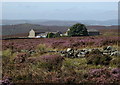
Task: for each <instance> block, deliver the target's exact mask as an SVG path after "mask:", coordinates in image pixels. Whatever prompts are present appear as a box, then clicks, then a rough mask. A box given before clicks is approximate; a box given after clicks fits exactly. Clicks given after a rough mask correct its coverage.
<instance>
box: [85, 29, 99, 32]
mask: <svg viewBox="0 0 120 85" xmlns="http://www.w3.org/2000/svg"><path fill="white" fill-rule="evenodd" d="M87 31H88V32H99V31H98V30H96V29H90V30H87Z"/></svg>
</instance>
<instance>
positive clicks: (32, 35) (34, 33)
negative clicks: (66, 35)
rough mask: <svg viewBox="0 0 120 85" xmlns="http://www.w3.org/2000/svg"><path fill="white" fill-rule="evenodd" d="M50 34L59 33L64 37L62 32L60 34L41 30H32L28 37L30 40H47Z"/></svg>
mask: <svg viewBox="0 0 120 85" xmlns="http://www.w3.org/2000/svg"><path fill="white" fill-rule="evenodd" d="M48 33H53V34H56V33H59V34H60V35H61V36H62V32H59V31H57V32H42V31H41V30H38V29H31V30H30V31H29V35H28V37H29V38H46V37H47V34H48Z"/></svg>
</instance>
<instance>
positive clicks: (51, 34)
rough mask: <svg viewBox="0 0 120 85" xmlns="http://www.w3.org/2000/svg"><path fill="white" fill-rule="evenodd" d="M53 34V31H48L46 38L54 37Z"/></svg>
mask: <svg viewBox="0 0 120 85" xmlns="http://www.w3.org/2000/svg"><path fill="white" fill-rule="evenodd" d="M54 36H55V34H54V33H48V34H47V38H54Z"/></svg>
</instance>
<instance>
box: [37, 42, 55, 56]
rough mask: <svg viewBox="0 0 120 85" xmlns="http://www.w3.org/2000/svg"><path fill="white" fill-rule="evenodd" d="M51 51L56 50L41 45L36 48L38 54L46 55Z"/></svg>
mask: <svg viewBox="0 0 120 85" xmlns="http://www.w3.org/2000/svg"><path fill="white" fill-rule="evenodd" d="M51 50H54V49H52V48H49V47H47V46H46V45H45V44H39V45H38V46H37V47H36V52H37V53H39V54H41V55H42V54H45V53H47V52H48V51H51Z"/></svg>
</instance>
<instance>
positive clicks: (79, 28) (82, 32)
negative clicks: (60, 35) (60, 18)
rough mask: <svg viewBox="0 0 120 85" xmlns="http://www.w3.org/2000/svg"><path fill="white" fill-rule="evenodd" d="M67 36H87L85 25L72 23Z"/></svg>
mask: <svg viewBox="0 0 120 85" xmlns="http://www.w3.org/2000/svg"><path fill="white" fill-rule="evenodd" d="M68 36H70V37H72V36H88V32H87V29H86V26H85V25H84V24H80V23H77V24H75V25H73V26H72V27H70V28H69V31H68Z"/></svg>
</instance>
